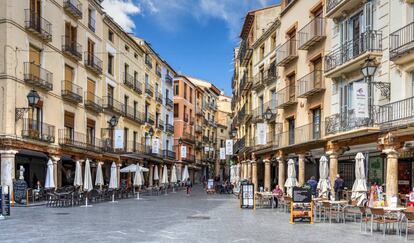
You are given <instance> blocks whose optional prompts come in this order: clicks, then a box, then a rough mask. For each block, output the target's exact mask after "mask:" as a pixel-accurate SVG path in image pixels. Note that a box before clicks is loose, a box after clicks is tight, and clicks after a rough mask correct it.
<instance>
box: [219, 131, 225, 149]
mask: <svg viewBox="0 0 414 243" xmlns="http://www.w3.org/2000/svg"><path fill="white" fill-rule="evenodd" d="M221 130H222V132H223V129H221ZM223 147H224V140H223V139H220V148H223Z"/></svg>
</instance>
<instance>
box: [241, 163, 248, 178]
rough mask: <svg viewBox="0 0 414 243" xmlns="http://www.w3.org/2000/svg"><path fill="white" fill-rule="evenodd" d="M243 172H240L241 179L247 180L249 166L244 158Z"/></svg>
mask: <svg viewBox="0 0 414 243" xmlns="http://www.w3.org/2000/svg"><path fill="white" fill-rule="evenodd" d="M240 168H241V172H240V174H241V179H242V180H245V179H246V177H247V167H246V160H243V161H242V162H241V167H240Z"/></svg>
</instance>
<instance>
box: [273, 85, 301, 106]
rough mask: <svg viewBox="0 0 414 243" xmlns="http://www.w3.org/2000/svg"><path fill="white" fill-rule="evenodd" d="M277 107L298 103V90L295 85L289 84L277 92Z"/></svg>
mask: <svg viewBox="0 0 414 243" xmlns="http://www.w3.org/2000/svg"><path fill="white" fill-rule="evenodd" d="M276 97H277V99H276V107H277V108H282V109H283V108H287V107H288V106H290V105H294V104H297V103H298V101H297V98H296V92H295V86H294V85H288V86H286V87H285V88H283V89H281V90H279V91H277V93H276Z"/></svg>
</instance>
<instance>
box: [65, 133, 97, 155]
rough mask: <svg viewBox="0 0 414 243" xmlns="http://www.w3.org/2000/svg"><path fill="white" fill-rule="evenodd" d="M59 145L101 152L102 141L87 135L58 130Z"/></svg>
mask: <svg viewBox="0 0 414 243" xmlns="http://www.w3.org/2000/svg"><path fill="white" fill-rule="evenodd" d="M58 136H59V144H60V145H62V146H70V147H75V148H80V149H85V150H91V151H97V152H99V151H101V150H102V141H101V140H100V139H98V138H96V137H90V136H88V135H87V134H83V133H78V132H74V131H70V130H67V129H59V134H58Z"/></svg>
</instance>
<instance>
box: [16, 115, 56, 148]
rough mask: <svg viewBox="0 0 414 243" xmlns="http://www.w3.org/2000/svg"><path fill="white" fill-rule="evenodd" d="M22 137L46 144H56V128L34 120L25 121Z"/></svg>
mask: <svg viewBox="0 0 414 243" xmlns="http://www.w3.org/2000/svg"><path fill="white" fill-rule="evenodd" d="M22 137H23V138H26V139H34V140H38V141H42V142H46V143H54V142H55V126H52V125H49V124H47V123H43V122H39V121H36V120H33V119H27V118H25V119H23V129H22Z"/></svg>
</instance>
